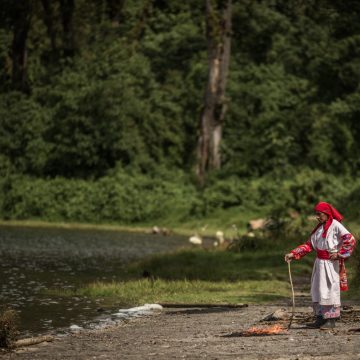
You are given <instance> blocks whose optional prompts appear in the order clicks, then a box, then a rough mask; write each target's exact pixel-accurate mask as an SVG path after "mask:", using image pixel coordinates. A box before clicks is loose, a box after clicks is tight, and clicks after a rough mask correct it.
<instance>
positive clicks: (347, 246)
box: [338, 234, 356, 259]
mask: <svg viewBox="0 0 360 360" xmlns="http://www.w3.org/2000/svg"><path fill="white" fill-rule="evenodd" d="M341 240H342V245H341V247H340V249H339V251H338V256H339V258H342V259H347V258H348V257H350V255H351V254H352V252H353V251H354V249H355V244H356V240H355V238H354V236H353V235H351V234H345V235H343V236H342V237H341Z"/></svg>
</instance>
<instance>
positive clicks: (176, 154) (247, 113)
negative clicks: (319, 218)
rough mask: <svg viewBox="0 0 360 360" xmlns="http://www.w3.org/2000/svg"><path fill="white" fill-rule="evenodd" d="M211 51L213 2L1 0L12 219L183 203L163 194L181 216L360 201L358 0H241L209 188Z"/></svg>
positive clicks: (5, 186) (0, 149)
mask: <svg viewBox="0 0 360 360" xmlns="http://www.w3.org/2000/svg"><path fill="white" fill-rule="evenodd" d="M212 1H213V3H216V2H218V3H221V1H220V0H216V1H215V0H212ZM207 58H208V53H207V39H206V9H205V0H189V1H183V2H181V1H178V0H167V1H163V0H131V1H130V0H87V1H85V0H58V1H50V0H24V1H21V2H20V1H18V2H15V1H11V0H4V1H2V7H1V10H0V64H1V66H0V176H1V179H2V180H1V189H2V190H1V209H2V210H1V216H2V217H5V218H31V217H40V218H45V219H52V220H54V219H65V220H77V221H120V222H134V221H146V220H148V219H149V218H151V217H155V218H156V217H161V216H163V215H164V214H166V212H167V211H168V210H166V209H173V208H174V207H176V205H175V204H173V203H172V202H171V204H170V203H169V205H168V206H169V207H168V208H167V207H166V206H164V210H163V211H164V213H163V214H162V213H161V214H160V213H159V211H160V209H159V208H158V207H157V206H158V205H156V204H158V203H159V201H160V200H159V199H162V200H163V202H162V203H164V202H166V201H168V200H166V199H167V198H166V196H165V195H168V197H171V198H172V199H173V200H172V201H175V200H174V199H180V198H181V199H182V201H179V203H181V204H180V205H179V206H180V208H181V211H180V212H181V214H182V216H185V217H186V216H193V215H194V214H196V215H197V216H198V215H199V216H201V215H203V214H206V213H207V212H208V211H212V210H213V209H215V208H219V207H220V208H228V207H235V206H243V205H245V204H246V203H252V204H255V205H256V206H260V205H262V204H268V203H271V204H274V206H275V205H276V206H278V205H279V204H280V205H281V206H284V207H290V208H296V209H297V210H301V209H303V208H306V207H307V206H309V204H310V205H311V206H312V205H313V204H312V201H316V200H317V199H318V198H319V197H321V196H322V199H324V198H326V199H328V200H334V201H335V200H336V201H338V202H341V201H342V202H343V203H346V202H348V201H349V199H354V196H355V198H356V196H358V199H360V191H359V188H360V187H359V184H358V183H357V181H356V177H357V176H358V175H359V165H360V146H359V142H358V139H359V136H360V122H359V119H358V117H359V113H360V88H359V79H360V3H359V2H358V1H354V0H350V1H347V2H343V1H340V0H320V1H316V2H314V1H309V0H303V1H300V0H286V1H285V0H263V1H261V0H259V1H253V0H238V1H235V0H233V4H232V29H231V55H230V64H229V72H228V79H227V87H226V93H225V101H226V105H227V111H226V114H225V117H224V124H223V134H222V141H221V168H220V169H218V170H216V171H214V172H213V173H211V174H209V176H208V179H207V182H206V185H205V188H203V189H201V190H198V189H197V187H196V182H195V180H194V166H195V162H196V154H195V152H196V145H197V141H198V137H199V129H200V128H199V122H200V114H201V112H202V109H203V106H204V93H205V88H206V83H207V76H208V62H207ZM120 180H122V181H120ZM119 181H120V182H119ZM104 184H107V185H106V186H103V185H104ZM259 184H260V185H259ZM316 184H317V185H316ZM25 189H27V190H25ZM29 189H32V190H31V191H33V192H35V193H36V199H33V198H31V196H32V194H34V193H32V192H31V191H30V193H29ZM105 189H107V190H105ZM154 189H155V190H154ZM156 189H157V190H156ZM164 189H165V190H164ZM249 189H250V190H249ZM251 189H252V190H251ZM254 189H255V190H254ZM296 189H297V190H296ZM299 189H301V190H299ZM199 191H200V192H199ZM301 191H302V192H303V193H304V194H305V196H304V197H306V199H307V200H306V201H305V203H304V204H302V203H301V202H302V201H304V197H301V196H300V195H299V192H301ZM249 192H252V193H251V194H248V193H249ZM313 192H314V193H313ZM120 193H121V194H120ZM56 194H58V195H56ZM59 194H61V196H60V195H59ZM70 194H72V195H70ZM85 194H86V195H85ZM89 194H92V195H91V196H90V195H89ZM100 194H101V195H100ZM130 194H133V197H131V196H130ZM149 194H151V195H149ZM154 194H156V196H158V197H157V200H156V201H153V200H154V199H155V195H154ZM275 194H277V195H275ZM354 194H355V195H354ZM356 194H359V195H356ZM152 195H153V196H154V199H153V198H152V197H151V196H152ZM112 196H115V197H116V198H117V199H118V200H117V203H116V202H115V203H114V204H112V205H111V206H110V205H109V203H105V200H104V199H106V198H108V199H111V198H112ZM147 196H150V198H148V197H147ZM184 196H186V197H189V199H188V200H189V201H185V199H184ZM34 197H35V195H34ZM74 197H75V198H77V199H79V198H81V199H82V200H81V201H80V202H75V203H74V204H73V206H74V209H75V208H76V204H79V203H81V204H82V205H81V206H82V209H81V211H80V210H79V209H78V208H76V209H75V210H74V211H72V210H71V211H70V210H69V207H70V208H71V206H72V205H71V204H70V203H69V198H72V199H73V198H74ZM30 198H31V199H30ZM135 198H136V199H138V198H139V199H141V200H139V203H138V204H137V203H136V201H135V202H134V201H133V200H131V199H135ZM165 198H166V199H165ZM59 199H60V200H59ZM119 199H121V200H119ZM145 199H146V201H147V202H150V203H151V202H152V203H153V205H151V206H150V205H149V206H150V208H151V209H150V208H144V205H143V204H144V201H145ZM214 199H215V200H214ZM109 201H110V200H109ZM129 201H130V202H132V206H135V207H136V209H135V208H134V209H132V208H131V209H129V213H128V214H125V213H122V214H118V215H116V216H115V213H114V211H113V209H117V208H119V207H122V206H123V205H124V204H127V203H128V202H129ZM55 203H57V205H56V207H57V206H59V209H58V210H55V209H51V207H52V206H53V204H55ZM160 203H161V201H160ZM59 204H67V205H66V206H67V210H66V209H64V207H62V210H61V209H60V207H61V206H60V205H59ZM280 205H279V206H280ZM109 206H110V208H109ZM124 206H127V205H124ZM354 206H355V205H354ZM51 211H52V213H51ZM119 211H120V210H117V213H118V212H119ZM80 213H81V214H80ZM51 214H53V215H51ZM356 214H360V212H359V210H357V213H356ZM112 215H114V216H112Z"/></svg>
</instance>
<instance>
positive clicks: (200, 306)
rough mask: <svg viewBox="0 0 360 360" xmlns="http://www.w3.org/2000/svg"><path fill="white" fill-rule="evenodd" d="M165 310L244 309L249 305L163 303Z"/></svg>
mask: <svg viewBox="0 0 360 360" xmlns="http://www.w3.org/2000/svg"><path fill="white" fill-rule="evenodd" d="M160 305H161V306H162V307H164V308H214V307H221V308H244V307H248V306H249V305H248V304H177V303H176V304H172V303H161V304H160Z"/></svg>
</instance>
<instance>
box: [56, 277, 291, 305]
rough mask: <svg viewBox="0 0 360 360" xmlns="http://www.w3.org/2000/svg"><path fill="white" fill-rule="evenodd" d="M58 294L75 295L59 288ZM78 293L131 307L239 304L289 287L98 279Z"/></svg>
mask: <svg viewBox="0 0 360 360" xmlns="http://www.w3.org/2000/svg"><path fill="white" fill-rule="evenodd" d="M55 294H56V295H65V296H66V295H71V296H72V295H75V294H74V293H73V292H72V291H70V290H65V291H64V290H58V291H56V292H55ZM76 295H77V296H88V297H91V298H105V299H106V302H107V303H112V304H118V305H121V306H124V307H131V306H136V305H141V304H145V303H160V304H163V303H177V304H188V303H191V304H204V303H206V304H208V303H214V304H223V303H226V304H238V303H259V302H268V301H274V300H278V299H283V298H288V296H289V288H288V286H287V284H286V283H285V282H282V281H277V280H273V281H261V280H247V281H237V282H228V281H219V282H211V281H202V280H172V281H169V280H161V279H157V280H154V281H151V280H148V279H142V280H131V281H121V282H111V283H103V282H96V283H93V284H90V285H88V286H86V287H83V288H81V289H78V290H77V291H76Z"/></svg>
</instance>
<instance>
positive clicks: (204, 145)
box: [196, 0, 232, 185]
mask: <svg viewBox="0 0 360 360" xmlns="http://www.w3.org/2000/svg"><path fill="white" fill-rule="evenodd" d="M231 5H232V4H231V0H206V37H207V44H208V66H209V68H208V80H207V86H206V91H205V98H204V108H203V110H202V113H201V118H200V136H199V139H198V145H197V166H196V175H197V178H198V181H199V183H200V184H201V185H203V184H204V181H205V174H206V172H207V171H211V170H215V169H219V168H220V166H221V158H220V144H221V138H222V128H223V123H224V117H225V112H226V108H227V105H226V99H225V89H226V81H227V74H228V70H229V60H230V44H231V15H232V11H231Z"/></svg>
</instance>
